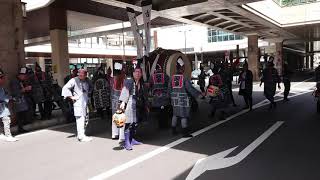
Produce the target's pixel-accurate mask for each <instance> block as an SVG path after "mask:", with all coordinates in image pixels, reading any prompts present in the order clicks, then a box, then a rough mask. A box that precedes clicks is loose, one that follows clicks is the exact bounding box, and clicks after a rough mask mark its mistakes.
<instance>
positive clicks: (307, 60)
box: [304, 42, 310, 69]
mask: <svg viewBox="0 0 320 180" xmlns="http://www.w3.org/2000/svg"><path fill="white" fill-rule="evenodd" d="M309 52H310V47H309V42H307V43H306V58H305V62H304V67H305V68H306V69H309V57H310V55H309Z"/></svg>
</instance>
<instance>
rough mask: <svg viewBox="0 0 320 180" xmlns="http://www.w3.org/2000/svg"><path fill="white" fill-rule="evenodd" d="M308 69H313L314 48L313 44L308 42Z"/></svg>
mask: <svg viewBox="0 0 320 180" xmlns="http://www.w3.org/2000/svg"><path fill="white" fill-rule="evenodd" d="M310 52H311V55H310V69H313V64H314V48H313V42H310Z"/></svg>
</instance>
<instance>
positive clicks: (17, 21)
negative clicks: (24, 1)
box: [0, 0, 24, 80]
mask: <svg viewBox="0 0 320 180" xmlns="http://www.w3.org/2000/svg"><path fill="white" fill-rule="evenodd" d="M0 17H1V18H0V24H1V26H0V40H1V43H0V67H1V68H2V70H3V71H5V73H7V77H8V80H10V79H12V78H13V77H14V76H15V75H16V74H17V73H18V69H19V66H21V65H22V64H20V63H22V62H23V60H24V48H23V39H21V36H22V35H21V33H22V32H23V29H22V28H23V27H22V23H21V22H22V21H23V17H22V8H21V2H20V0H1V1H0Z"/></svg>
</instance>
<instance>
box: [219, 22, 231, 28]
mask: <svg viewBox="0 0 320 180" xmlns="http://www.w3.org/2000/svg"><path fill="white" fill-rule="evenodd" d="M228 23H232V22H231V21H225V22H221V23H218V24H216V25H215V26H218V27H220V26H221V25H224V24H228Z"/></svg>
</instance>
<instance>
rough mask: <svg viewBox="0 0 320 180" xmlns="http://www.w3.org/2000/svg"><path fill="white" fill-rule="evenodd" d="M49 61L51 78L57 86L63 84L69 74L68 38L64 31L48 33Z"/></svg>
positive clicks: (56, 30)
mask: <svg viewBox="0 0 320 180" xmlns="http://www.w3.org/2000/svg"><path fill="white" fill-rule="evenodd" d="M50 39H51V49H52V54H51V59H52V70H53V78H54V79H57V81H58V84H59V85H61V86H62V85H63V84H64V78H65V77H66V76H67V75H68V74H69V52H68V36H67V31H66V30H61V29H55V30H51V31H50Z"/></svg>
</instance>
